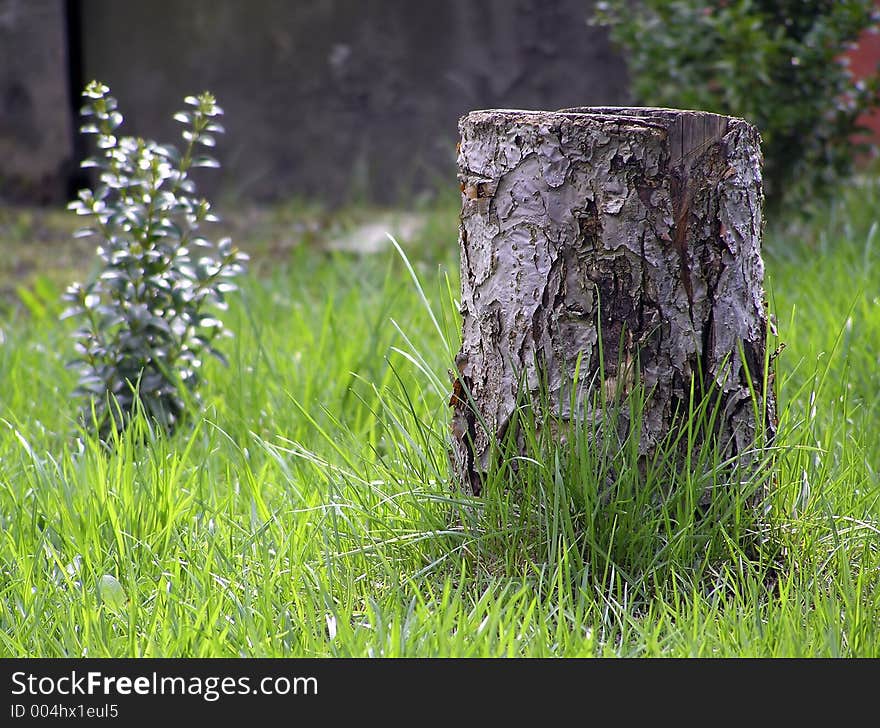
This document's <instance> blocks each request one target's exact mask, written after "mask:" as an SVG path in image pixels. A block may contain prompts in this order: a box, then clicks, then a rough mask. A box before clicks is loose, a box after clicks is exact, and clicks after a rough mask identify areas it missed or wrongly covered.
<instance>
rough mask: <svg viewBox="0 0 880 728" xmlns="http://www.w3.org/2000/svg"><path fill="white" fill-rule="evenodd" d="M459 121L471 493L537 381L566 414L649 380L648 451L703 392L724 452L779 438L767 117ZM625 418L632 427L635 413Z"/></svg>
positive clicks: (461, 437)
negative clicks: (766, 225) (765, 259)
mask: <svg viewBox="0 0 880 728" xmlns="http://www.w3.org/2000/svg"><path fill="white" fill-rule="evenodd" d="M459 131H460V136H461V140H460V145H459V156H458V165H459V177H460V183H461V190H462V208H461V225H460V237H459V243H460V248H461V313H462V316H463V329H462V346H461V350H460V352H459V354H458V357H457V359H456V361H457V365H458V372H457V373H456V380H455V392H454V394H453V397H452V400H451V405H452V407H453V416H452V447H451V458H452V463H453V468H454V470H455V472H456V473H457V475H458V478H459V480H460V482H461V484H462V485H463V486H464V487H465V488H466V489H468V490H470V491H471V492H472V493H474V494H475V495H479V493H480V490H481V482H482V478H483V475H484V474H485V472H486V471H487V469H488V468H489V466H490V460H491V457H492V452H493V447H494V443H495V442H496V441H497V440H498V439H499V438H500V437H502V436H503V435H504V434H505V432H506V430H507V428H508V425H509V424H510V422H511V418H512V415H513V412H514V408H515V407H516V402H517V395H518V393H522V390H523V389H524V391H525V394H526V396H527V397H528V398H530V400H531V401H532V402H533V403H537V402H538V400H539V399H542V401H544V402H545V403H546V404H547V406H549V408H550V409H551V411H552V412H551V414H552V415H553V416H554V417H556V418H558V419H559V420H560V421H568V420H571V419H573V418H574V417H575V415H577V416H578V417H584V416H587V417H589V416H590V414H591V412H590V410H591V409H594V408H595V407H596V404H595V401H596V400H595V398H594V397H593V396H592V394H593V393H594V389H593V387H591V384H595V383H596V382H601V384H602V386H604V387H605V388H606V391H607V392H608V393H612V392H615V393H617V394H618V395H621V394H623V395H626V394H627V393H628V390H629V389H630V388H631V387H632V386H634V382H636V381H638V382H640V384H641V385H643V386H644V391H645V392H647V393H648V394H647V398H646V401H645V406H644V411H643V412H642V414H641V418H640V422H639V423H638V425H639V427H640V432H639V435H638V437H639V452H640V453H641V454H643V455H644V456H645V457H650V456H651V454H652V453H653V452H654V451H655V450H656V448H657V447H658V446H659V445H660V443H661V442H663V440H664V438H666V437H667V435H668V434H669V432H670V428H672V427H675V426H676V425H675V423H676V421H677V420H676V418H677V417H680V416H681V412H682V408H683V407H684V408H686V407H687V404H688V402H689V400H690V398H691V396H692V390H691V388H692V387H694V391H695V392H696V395H697V396H698V397H702V396H714V397H715V398H716V400H715V401H716V403H717V406H718V411H719V417H718V421H717V425H716V427H715V431H714V434H713V437H714V438H715V439H716V440H717V443H718V445H719V447H720V448H721V449H722V452H723V454H724V455H725V456H726V457H730V458H733V459H736V458H737V457H744V456H745V455H746V454H747V453H749V452H750V451H751V450H752V448H753V446H754V445H755V443H756V440H757V439H758V438H759V436H760V437H772V435H773V433H774V430H775V424H776V423H775V401H774V397H773V392H772V387H765V385H766V382H767V380H766V377H765V362H766V357H765V353H766V346H767V312H766V305H765V301H764V293H763V276H764V273H763V263H762V260H761V254H760V245H761V233H762V201H763V196H762V188H761V151H760V138H759V135H758V133H757V131H756V129H755V128H754V127H753V126H751V125H750V124H748V123H747V122H745V121H743V120H741V119H737V118H731V117H724V116H719V115H715V114H709V113H706V112H698V111H678V110H673V109H647V108H582V109H569V110H564V111H560V112H545V111H515V110H487V111H474V112H471V113H470V114H468V115H466V116H464V117H462V119H461V121H460V123H459ZM600 369H601V371H600ZM576 371H577V372H578V374H577V379H578V381H577V382H574V381H573V376H574V373H575V372H576ZM573 385H574V386H575V389H574V391H572V389H571V387H572V386H573ZM765 388H766V389H768V391H766V392H765V391H764V390H765ZM539 392H540V395H541V397H539ZM572 395H574V396H572ZM756 399H757V400H759V401H760V402H761V407H758V408H755V407H753V406H752V405H753V402H754V401H755V400H756ZM605 401H606V402H611V403H612V404H613V401H615V400H614V399H613V398H610V397H608V398H605ZM572 407H574V409H575V410H576V412H573V411H571V410H572ZM756 412H757V414H756ZM617 415H618V416H617V417H616V420H617V422H618V425H617V427H618V428H619V430H620V432H619V434H620V436H621V437H622V436H624V435H625V433H626V432H627V431H628V429H629V428H630V426H631V423H630V422H629V413H628V412H627V411H626V409H625V408H623V407H621V408H620V412H618V413H617Z"/></svg>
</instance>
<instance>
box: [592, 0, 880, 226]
mask: <svg viewBox="0 0 880 728" xmlns="http://www.w3.org/2000/svg"><path fill="white" fill-rule="evenodd" d="M878 19H880V18H878V13H877V10H876V9H875V7H874V3H873V2H872V1H871V0H719V1H718V2H713V3H707V2H705V1H700V0H641V1H639V2H632V1H631V0H610V1H609V2H601V3H598V5H597V10H596V13H595V15H594V17H593V19H592V22H594V23H598V24H603V25H608V26H609V27H610V34H611V38H612V40H613V41H614V42H615V43H616V44H618V45H619V46H620V47H621V48H622V50H623V51H624V53H625V55H626V60H627V65H628V68H629V72H630V76H631V84H632V93H633V95H634V97H635V100H636V102H637V103H640V104H644V105H649V106H671V107H677V108H693V109H703V110H706V111H714V112H716V113H720V114H728V115H732V116H739V117H743V118H745V119H747V120H749V121H751V122H752V123H753V124H755V125H756V126H757V127H758V129H759V131H760V133H761V137H762V141H763V144H762V148H763V152H764V185H765V194H766V199H767V205H768V208H771V209H779V208H781V207H785V208H786V209H789V210H791V209H793V208H794V207H795V206H798V207H799V208H801V209H805V210H806V209H809V208H810V207H811V203H812V202H813V200H814V199H815V198H818V197H824V196H826V195H827V193H828V192H829V191H830V189H831V188H832V187H833V186H834V185H835V184H837V183H838V182H839V181H840V180H841V179H844V178H846V177H847V176H848V175H849V174H851V172H852V165H853V161H854V158H855V157H856V156H857V154H858V153H859V152H860V151H861V149H862V148H863V146H864V145H863V144H861V143H860V142H859V141H857V140H856V139H854V136H855V135H857V134H858V133H859V131H860V127H859V125H858V122H857V119H858V117H859V116H860V115H861V114H862V113H863V112H864V111H866V110H868V109H870V108H872V107H875V106H876V105H877V104H878V101H880V76H878V74H877V73H874V74H873V75H872V76H871V77H869V78H867V79H864V80H862V81H856V80H855V79H854V78H853V77H852V75H851V73H850V72H849V69H848V68H847V65H846V62H845V60H844V59H843V57H842V54H843V53H844V52H845V51H846V49H847V48H848V47H851V44H852V43H853V42H854V41H855V40H856V39H857V38H858V36H859V34H860V33H861V32H862V31H863V30H865V29H867V28H871V27H873V26H875V25H876V23H877V21H878Z"/></svg>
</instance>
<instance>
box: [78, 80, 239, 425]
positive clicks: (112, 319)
mask: <svg viewBox="0 0 880 728" xmlns="http://www.w3.org/2000/svg"><path fill="white" fill-rule="evenodd" d="M109 91H110V89H109V88H107V86H105V85H103V84H101V83H99V82H97V81H93V82H91V83H89V84H88V86H86V89H85V91H84V92H83V96H84V98H85V100H86V102H85V106H84V107H83V109H82V114H83V116H84V117H85V121H86V123H85V124H84V125H83V126H82V127H81V131H82V132H83V133H84V134H90V135H94V136H96V137H97V147H98V155H97V156H96V157H94V158H92V159H88V160H86V161H85V162H83V166H84V167H94V168H97V170H98V184H97V186H96V188H95V189H94V190H89V189H84V190H81V191H80V192H79V198H78V199H77V200H75V201H74V202H71V203H70V205H69V209H71V210H73V211H75V212H76V214H77V215H81V216H84V217H86V218H88V219H89V226H88V227H85V228H83V229H81V230H79V231H78V232H77V233H76V234H77V235H78V236H95V237H97V238H98V240H99V246H98V249H97V254H98V258H99V266H98V267H97V268H98V269H97V272H96V274H95V275H94V276H93V277H92V279H91V280H90V281H89V282H88V283H86V284H85V285H83V284H80V283H75V284H73V285H72V286H71V287H70V288H69V289H68V290H67V292H66V293H65V296H64V298H65V300H66V301H68V302H69V303H70V304H71V305H70V307H69V308H67V310H66V311H65V312H64V313H63V314H62V317H64V318H66V317H71V316H72V317H75V318H78V319H80V320H81V322H82V324H81V326H80V327H79V328H78V329H76V331H75V333H74V336H75V338H76V345H75V348H76V352H77V358H76V359H75V360H74V361H73V362H71V366H72V367H74V368H76V370H77V371H78V373H79V385H78V387H77V390H76V394H77V395H79V396H81V397H83V398H85V404H84V407H83V412H82V419H83V423H84V424H85V425H86V426H87V427H93V428H94V429H95V430H96V431H97V432H98V433H99V434H100V435H101V436H102V437H105V438H106V437H107V436H108V435H109V434H111V433H112V432H113V431H114V430H119V429H121V428H122V427H124V426H125V424H126V423H127V422H128V420H129V419H130V417H131V415H132V414H133V413H134V412H135V411H142V412H143V414H144V415H146V416H147V417H148V418H149V419H150V420H152V421H154V422H155V423H158V424H159V425H160V426H161V427H162V428H163V429H164V430H166V431H168V432H171V431H173V430H174V429H175V428H176V426H177V425H178V424H179V423H180V422H181V420H182V419H183V418H184V417H185V415H186V412H187V404H188V403H189V404H193V403H195V402H197V401H198V393H197V391H196V388H197V386H198V385H199V383H200V382H201V379H202V377H201V376H200V368H201V365H202V359H203V358H204V356H205V355H206V354H210V355H213V356H216V357H218V358H220V359H221V360H223V355H222V354H221V353H220V351H218V349H216V348H215V342H216V340H217V339H218V337H221V336H223V335H225V334H227V331H226V329H225V328H224V326H223V323H222V322H221V321H220V320H219V319H218V318H217V316H216V314H215V311H216V310H217V309H220V308H223V307H224V306H225V301H224V296H225V295H226V294H227V293H229V292H231V291H234V290H235V288H236V287H235V284H234V283H233V282H232V280H231V279H232V278H234V277H235V276H237V275H239V274H240V273H242V272H243V271H244V264H245V261H246V259H247V256H246V255H244V254H243V253H241V252H239V251H238V250H237V249H236V248H235V247H233V246H232V244H231V241H230V240H229V239H228V238H224V239H221V240H220V241H218V242H217V243H213V242H211V241H210V240H209V239H208V238H206V237H205V236H204V235H203V233H202V232H201V228H202V226H203V225H204V224H205V223H210V222H213V221H216V220H217V219H218V218H217V217H216V216H215V215H214V214H213V213H212V212H211V205H210V203H209V202H208V201H207V200H205V199H203V198H198V197H196V195H195V191H196V186H195V183H194V181H193V179H192V178H191V177H190V170H191V169H193V168H197V167H219V166H220V165H219V163H218V162H217V161H216V160H215V159H214V158H212V157H209V156H204V155H201V154H197V150H198V149H199V148H200V147H213V146H214V144H215V136H214V135H215V134H218V133H222V132H223V127H222V126H220V124H219V123H218V122H217V117H218V116H220V115H221V114H222V113H223V111H222V109H221V108H220V107H219V106H217V104H216V102H215V100H214V97H213V96H212V95H211V94H210V93H203V94H201V95H200V96H198V97H194V96H189V97H187V98H186V99H185V103H186V104H187V105H188V106H189V109H188V110H186V111H181V112H178V113H177V114H175V115H174V118H175V119H176V120H177V121H179V122H181V123H182V124H183V125H184V130H183V139H184V141H185V142H186V147H185V151H184V152H183V153H182V154H181V153H180V151H179V150H178V149H177V148H176V147H174V146H173V145H160V144H157V143H156V142H154V141H150V140H146V139H140V138H134V137H129V136H117V130H118V129H119V127H120V125H121V124H122V115H121V114H120V113H119V111H118V109H117V102H116V99H115V98H113V97H112V96H110V95H109Z"/></svg>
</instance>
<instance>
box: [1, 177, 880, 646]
mask: <svg viewBox="0 0 880 728" xmlns="http://www.w3.org/2000/svg"><path fill="white" fill-rule="evenodd" d="M876 210H880V184H878V182H876V181H870V182H866V183H864V184H863V185H862V186H860V187H858V188H853V189H851V190H850V191H849V192H847V193H846V194H845V195H844V196H843V198H842V199H841V200H839V201H838V203H837V204H836V205H835V206H833V207H832V208H829V209H828V211H827V216H826V217H824V218H822V219H819V220H816V221H815V222H814V223H813V224H811V225H803V226H796V227H792V228H791V229H788V230H785V231H782V230H779V229H778V226H777V228H774V227H773V226H771V227H770V228H769V229H768V233H767V235H766V241H765V260H766V263H767V271H768V279H767V288H768V293H769V297H770V302H771V307H772V309H773V311H774V312H775V315H776V318H777V321H778V329H779V338H780V340H781V341H782V342H784V343H785V349H784V351H783V352H782V353H781V354H780V356H779V358H778V359H777V364H778V373H777V387H778V389H779V402H780V433H779V436H778V438H777V440H776V450H775V457H776V459H777V466H778V472H777V478H776V482H775V483H774V485H773V494H772V498H771V500H770V504H771V511H770V513H769V514H768V516H767V520H766V523H765V524H764V525H763V526H761V527H760V528H759V529H758V530H755V524H753V523H751V522H750V521H749V519H748V518H747V513H748V512H747V510H746V509H744V508H743V507H742V502H741V500H739V495H740V494H737V493H732V496H731V498H730V499H728V500H727V501H723V500H722V501H719V504H718V505H717V507H716V506H714V505H713V508H714V510H712V511H710V514H709V517H708V518H704V519H697V518H695V517H694V509H693V507H692V505H693V498H694V497H695V493H697V492H698V489H699V488H700V487H702V484H704V482H705V478H712V477H716V478H718V477H721V473H722V471H723V469H722V468H719V467H718V466H717V465H718V464H717V463H713V462H712V461H711V454H710V455H709V458H710V459H709V460H707V461H706V462H704V463H702V466H701V467H699V468H694V469H693V473H697V474H699V473H702V475H692V474H691V472H690V471H689V472H687V473H684V474H681V475H677V474H675V473H672V472H670V471H669V469H666V470H664V469H663V468H662V465H663V463H659V464H658V467H657V469H656V471H655V472H654V474H653V475H652V476H651V478H653V480H651V479H650V478H649V483H653V485H652V486H651V487H649V488H647V489H646V488H645V487H643V486H644V483H643V482H642V481H640V480H639V479H638V478H637V477H636V476H635V474H634V473H635V468H633V467H628V463H629V464H630V465H631V464H632V462H633V460H632V457H633V455H632V451H631V448H630V449H628V448H627V447H624V448H622V449H620V450H619V451H616V452H613V453H610V454H609V458H610V459H608V458H606V459H602V458H599V457H598V456H597V453H596V450H595V448H593V447H591V446H589V445H588V444H587V442H586V439H585V438H578V437H574V438H572V439H571V441H570V442H569V444H568V445H566V446H564V447H554V446H553V444H552V443H549V442H546V441H545V440H544V439H542V435H541V434H540V433H541V432H546V428H544V429H541V428H536V427H531V428H529V427H527V428H526V431H527V432H530V433H531V435H532V440H531V441H530V442H529V444H528V447H527V453H528V455H529V456H530V457H531V459H528V460H522V461H520V468H519V472H518V473H517V474H515V475H514V474H513V473H512V472H511V470H510V468H509V467H507V466H505V465H501V466H499V468H498V469H497V470H496V471H495V473H494V474H493V477H492V480H491V481H490V483H489V484H488V487H487V491H488V494H487V495H486V497H485V498H483V499H481V500H479V501H473V500H470V499H467V498H464V497H462V496H460V495H457V494H456V493H455V492H454V491H453V490H452V489H451V488H450V487H449V480H448V477H449V469H448V465H447V455H446V437H447V428H448V416H449V410H448V398H449V389H450V385H449V380H448V378H447V368H449V367H450V366H451V364H450V362H451V358H452V354H453V353H454V351H455V349H456V348H457V344H458V336H459V326H460V321H459V318H458V313H457V311H456V308H455V298H456V295H457V290H458V288H457V286H458V282H457V280H458V279H457V266H458V258H457V256H458V251H457V247H456V243H455V238H456V230H455V227H456V222H457V219H456V218H457V210H456V209H455V207H454V205H441V206H438V207H437V208H436V209H435V210H434V211H433V212H431V213H430V214H429V218H428V224H427V225H426V227H425V228H424V230H423V231H422V232H421V234H420V236H419V238H418V239H416V240H410V241H402V244H403V247H404V249H405V253H406V256H407V258H408V260H409V262H410V263H411V265H412V271H410V270H408V268H407V265H406V264H405V263H404V261H403V259H402V257H401V256H400V255H399V254H398V253H397V252H396V251H394V250H393V249H392V250H389V251H388V252H386V253H379V254H374V255H370V256H356V255H350V254H346V255H343V254H328V253H326V252H320V251H318V250H317V249H316V248H315V247H314V246H309V245H301V246H285V248H284V251H283V258H282V259H279V258H278V255H276V256H275V257H274V258H272V259H269V258H267V257H260V256H259V255H257V256H256V260H255V263H254V266H253V268H254V269H253V272H252V274H251V275H250V276H249V278H248V280H247V281H246V282H245V285H244V288H243V291H242V295H241V296H240V297H239V298H238V299H237V300H235V301H234V302H233V304H232V305H231V307H230V310H229V312H228V313H227V315H226V317H225V318H226V321H227V323H228V324H229V326H230V327H231V329H232V330H233V331H234V333H235V338H234V339H231V340H229V341H228V342H227V346H226V349H225V351H226V353H227V354H228V355H229V359H230V366H229V367H228V368H224V367H222V366H220V365H219V364H216V363H210V364H208V365H207V366H208V367H209V368H208V371H207V379H208V384H207V385H206V387H205V389H204V392H203V393H204V397H205V406H204V408H203V409H202V411H201V412H200V413H198V415H197V417H196V420H195V423H194V427H193V428H192V429H190V430H187V431H185V432H180V433H178V434H177V435H175V436H174V437H172V438H162V437H158V436H154V435H152V434H151V433H150V432H149V431H148V428H147V425H146V424H145V423H144V422H142V421H139V422H138V423H137V424H136V425H135V428H134V430H132V431H130V432H129V433H128V434H126V436H124V437H123V438H122V439H121V440H120V442H119V443H117V446H116V449H115V451H114V452H113V453H112V454H107V452H106V451H105V450H103V449H102V448H101V447H100V446H99V445H98V444H97V443H96V442H95V441H94V440H92V439H90V438H88V437H85V438H84V437H81V436H78V435H77V431H76V426H75V422H74V417H75V414H76V410H77V408H76V406H75V403H73V402H71V400H70V395H69V393H70V391H71V390H72V388H73V386H74V381H73V374H72V373H71V372H69V371H67V370H66V369H65V368H64V362H65V361H66V360H67V359H68V358H69V357H70V355H71V342H70V338H69V330H68V328H66V324H65V323H62V322H58V321H57V313H58V312H59V311H60V304H59V303H56V302H55V301H54V300H53V297H52V295H51V294H52V286H51V284H50V283H48V282H46V281H44V282H43V283H42V292H41V293H40V292H39V291H37V293H36V294H35V296H34V297H32V298H31V299H28V300H26V301H25V304H26V305H25V306H17V307H9V308H7V312H6V313H5V314H4V318H3V319H0V332H2V338H0V341H2V343H0V570H2V578H0V654H2V655H4V656H40V657H50V656H81V655H88V656H92V657H95V656H166V657H190V656H192V657H195V656H503V655H509V656H594V655H595V656H670V657H677V656H740V655H745V656H838V655H844V656H880V583H878V577H880V573H878V569H880V553H878V544H880V505H878V499H880V480H878V470H880V447H878V443H880V407H878V405H880V359H878V358H880V267H878V266H880V253H878V250H880V240H878V239H877V238H878V236H880V233H878V232H877V222H876V217H875V215H876V212H875V211H876ZM238 243H239V244H240V246H241V247H242V248H243V249H245V250H251V251H255V250H270V249H271V248H272V245H271V242H268V243H267V241H266V240H265V239H254V240H253V241H249V240H248V238H247V233H246V232H245V233H244V234H243V235H239V236H238ZM0 244H3V243H0ZM411 272H412V274H414V275H415V276H416V277H417V279H418V281H419V283H418V285H417V284H416V283H415V282H414V280H413V275H411ZM25 299H27V296H26V295H25ZM426 302H427V303H428V305H429V306H430V310H429V308H428V306H426ZM637 404H638V403H637V402H634V406H637ZM524 416H525V419H526V422H527V424H528V414H527V413H526V414H525V415H524ZM144 437H146V439H147V441H148V443H149V445H148V446H144V445H143V444H138V443H142V441H143V439H144ZM603 468H604V470H603ZM609 468H610V469H611V470H609ZM609 472H610V473H611V476H610V477H611V478H612V480H614V483H615V488H614V490H613V495H611V496H610V497H609V498H600V497H599V496H598V493H599V484H601V483H604V482H606V481H607V478H608V477H609ZM699 478H703V479H704V480H700V479H699ZM661 484H663V486H664V487H666V488H667V489H669V490H671V493H672V495H670V497H669V498H668V499H667V500H666V501H664V503H663V505H662V506H660V507H658V506H657V504H656V497H655V496H656V495H657V493H658V489H659V488H660V485H661ZM753 485H754V484H753Z"/></svg>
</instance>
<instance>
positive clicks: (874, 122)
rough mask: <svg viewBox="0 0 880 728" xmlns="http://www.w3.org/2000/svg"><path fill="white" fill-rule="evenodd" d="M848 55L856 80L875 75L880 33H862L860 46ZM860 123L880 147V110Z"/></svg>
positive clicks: (873, 141) (879, 55)
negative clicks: (867, 129)
mask: <svg viewBox="0 0 880 728" xmlns="http://www.w3.org/2000/svg"><path fill="white" fill-rule="evenodd" d="M846 55H847V57H848V58H849V61H850V68H851V69H852V72H853V74H854V75H855V77H856V78H864V77H865V76H867V75H869V74H871V73H873V72H874V71H875V70H876V69H877V65H878V64H880V33H876V32H873V33H872V32H867V31H866V32H864V33H862V36H861V38H859V42H858V46H857V47H856V48H855V50H852V51H849V52H848V53H847V54H846ZM860 123H862V124H864V125H865V126H867V127H869V128H870V129H871V130H872V131H873V134H872V135H871V143H872V144H874V145H880V109H875V110H874V111H873V112H872V113H870V114H865V115H864V116H863V117H862V119H861V122H860Z"/></svg>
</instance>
